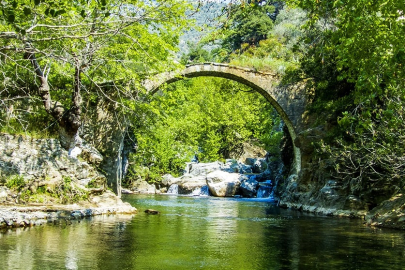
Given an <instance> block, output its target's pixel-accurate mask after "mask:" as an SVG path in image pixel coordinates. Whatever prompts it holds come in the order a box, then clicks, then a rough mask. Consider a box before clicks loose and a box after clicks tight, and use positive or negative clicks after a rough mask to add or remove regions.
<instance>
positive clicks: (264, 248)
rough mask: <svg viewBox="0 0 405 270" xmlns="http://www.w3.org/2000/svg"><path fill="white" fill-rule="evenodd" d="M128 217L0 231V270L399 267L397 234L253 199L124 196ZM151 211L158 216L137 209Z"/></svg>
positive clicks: (403, 242)
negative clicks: (134, 209)
mask: <svg viewBox="0 0 405 270" xmlns="http://www.w3.org/2000/svg"><path fill="white" fill-rule="evenodd" d="M124 200H125V201H127V202H130V203H131V204H133V205H134V206H136V207H137V208H138V210H139V213H138V214H136V215H134V216H128V215H111V216H102V217H94V218H89V219H84V220H81V221H80V222H79V221H73V222H72V224H66V223H61V224H57V225H54V224H49V225H45V226H38V227H32V228H26V229H13V230H7V231H2V232H1V233H0V269H25V270H26V269H390V270H393V269H404V268H405V233H404V232H403V231H396V230H389V229H375V228H369V227H365V226H364V225H363V224H362V221H361V220H359V219H348V218H336V217H324V216H315V215H310V214H304V213H300V212H297V211H291V210H286V209H280V208H278V207H277V206H276V205H274V203H272V202H269V201H265V200H255V199H232V198H214V197H181V196H167V195H126V196H124ZM148 208H153V209H156V210H159V211H161V213H160V214H159V215H148V214H146V213H144V212H143V211H144V210H145V209H148Z"/></svg>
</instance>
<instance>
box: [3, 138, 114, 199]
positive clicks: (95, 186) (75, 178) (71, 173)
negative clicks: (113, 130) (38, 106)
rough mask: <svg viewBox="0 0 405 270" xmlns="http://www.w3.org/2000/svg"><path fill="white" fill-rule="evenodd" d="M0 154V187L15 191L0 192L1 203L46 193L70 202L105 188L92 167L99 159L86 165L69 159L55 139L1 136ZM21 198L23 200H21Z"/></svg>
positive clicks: (104, 183)
mask: <svg viewBox="0 0 405 270" xmlns="http://www.w3.org/2000/svg"><path fill="white" fill-rule="evenodd" d="M0 153H2V154H1V155H0V180H1V182H0V184H2V185H5V186H8V187H10V188H12V189H15V193H11V194H6V193H5V192H3V196H2V198H1V199H0V201H3V202H5V201H10V202H21V201H25V200H29V199H28V198H29V196H30V195H34V194H37V193H42V194H45V193H47V194H48V195H52V196H53V197H54V198H55V200H56V201H58V200H60V199H61V197H63V196H65V195H66V197H64V198H65V199H69V198H70V196H71V195H72V194H73V195H72V196H75V194H76V195H78V194H80V195H84V194H88V193H91V192H92V190H98V191H99V192H103V191H104V190H105V188H106V180H107V179H106V177H105V176H104V175H103V174H101V173H99V172H98V170H97V169H96V168H95V166H96V164H94V162H97V161H99V159H94V158H90V156H87V157H88V160H89V162H87V161H84V160H79V159H74V158H71V157H69V156H68V152H67V151H66V150H65V149H63V148H62V147H61V145H60V142H59V140H57V139H33V138H30V137H23V136H13V135H8V134H0ZM91 162H93V164H91ZM18 179H19V180H18ZM4 188H5V187H4ZM4 188H3V189H4ZM62 189H63V190H64V192H63V194H62V192H61V190H62ZM21 194H25V195H26V197H25V198H22V197H21ZM62 195H63V196H62ZM77 199H79V197H77ZM35 200H39V201H38V202H44V201H43V200H44V198H39V197H37V198H36V199H33V201H32V202H35ZM58 202H63V201H58ZM64 202H69V201H64Z"/></svg>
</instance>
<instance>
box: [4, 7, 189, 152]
mask: <svg viewBox="0 0 405 270" xmlns="http://www.w3.org/2000/svg"><path fill="white" fill-rule="evenodd" d="M0 9H1V13H0V38H1V39H0V55H1V59H0V64H1V65H2V73H1V76H2V81H3V82H4V83H3V85H2V86H1V87H2V88H1V93H2V95H3V96H4V95H10V94H15V95H17V96H18V95H21V94H25V95H27V96H31V97H32V96H37V97H39V98H40V99H41V100H42V102H43V105H44V108H45V110H46V112H47V113H48V114H50V115H52V117H53V118H54V119H55V120H56V121H57V122H58V124H59V126H60V128H61V134H62V135H63V136H64V137H65V138H66V141H65V147H66V148H70V149H72V148H73V147H74V146H75V145H76V144H77V143H78V142H79V141H80V138H79V136H78V131H79V128H80V126H81V124H82V118H81V116H82V109H83V108H82V106H83V105H82V104H83V97H86V98H91V96H94V95H100V96H104V97H107V98H108V99H110V100H111V101H113V102H116V103H120V104H122V101H123V99H128V98H133V97H134V96H136V91H135V90H136V89H138V88H139V87H138V88H137V86H138V84H139V78H140V77H141V76H142V74H145V72H158V71H160V70H162V69H168V68H172V66H173V63H172V60H171V55H172V52H173V51H175V45H176V44H177V41H178V36H179V33H180V32H181V30H182V29H183V28H184V27H185V26H186V19H184V18H185V16H184V14H185V12H186V10H187V9H188V5H187V4H186V3H185V1H178V0H157V1H155V0H153V1H152V0H151V1H148V0H146V1H133V0H124V1H118V0H100V1H95V0H90V1H84V0H78V1H66V0H58V1H46V2H45V1H41V0H35V1H29V0H15V1H2V2H1V3H0ZM83 91H84V92H83ZM134 91H135V92H134ZM83 93H84V94H83ZM69 95H70V98H67V97H68V96H69Z"/></svg>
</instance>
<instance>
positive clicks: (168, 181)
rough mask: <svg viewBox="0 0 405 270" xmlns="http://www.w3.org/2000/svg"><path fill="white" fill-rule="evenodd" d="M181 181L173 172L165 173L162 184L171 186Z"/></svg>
mask: <svg viewBox="0 0 405 270" xmlns="http://www.w3.org/2000/svg"><path fill="white" fill-rule="evenodd" d="M179 182H181V179H180V178H176V177H174V176H173V175H171V174H165V175H163V176H162V182H161V183H162V185H163V186H165V187H170V186H171V185H173V184H178V183H179Z"/></svg>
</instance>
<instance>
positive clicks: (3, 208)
mask: <svg viewBox="0 0 405 270" xmlns="http://www.w3.org/2000/svg"><path fill="white" fill-rule="evenodd" d="M136 212H137V209H136V208H135V207H133V206H131V205H130V204H129V203H125V202H123V201H122V200H121V199H120V198H118V197H117V196H116V195H115V194H114V193H112V192H110V191H106V192H104V193H103V194H102V195H98V196H94V197H92V198H91V199H89V200H88V201H85V202H84V201H83V202H80V203H77V204H69V205H61V204H52V205H38V204H32V203H31V204H27V205H21V204H14V205H10V204H9V205H5V204H3V205H0V228H12V227H31V226H38V225H43V224H45V223H60V222H66V223H71V222H72V220H80V219H82V218H86V217H91V216H97V215H110V214H134V213H136Z"/></svg>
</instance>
